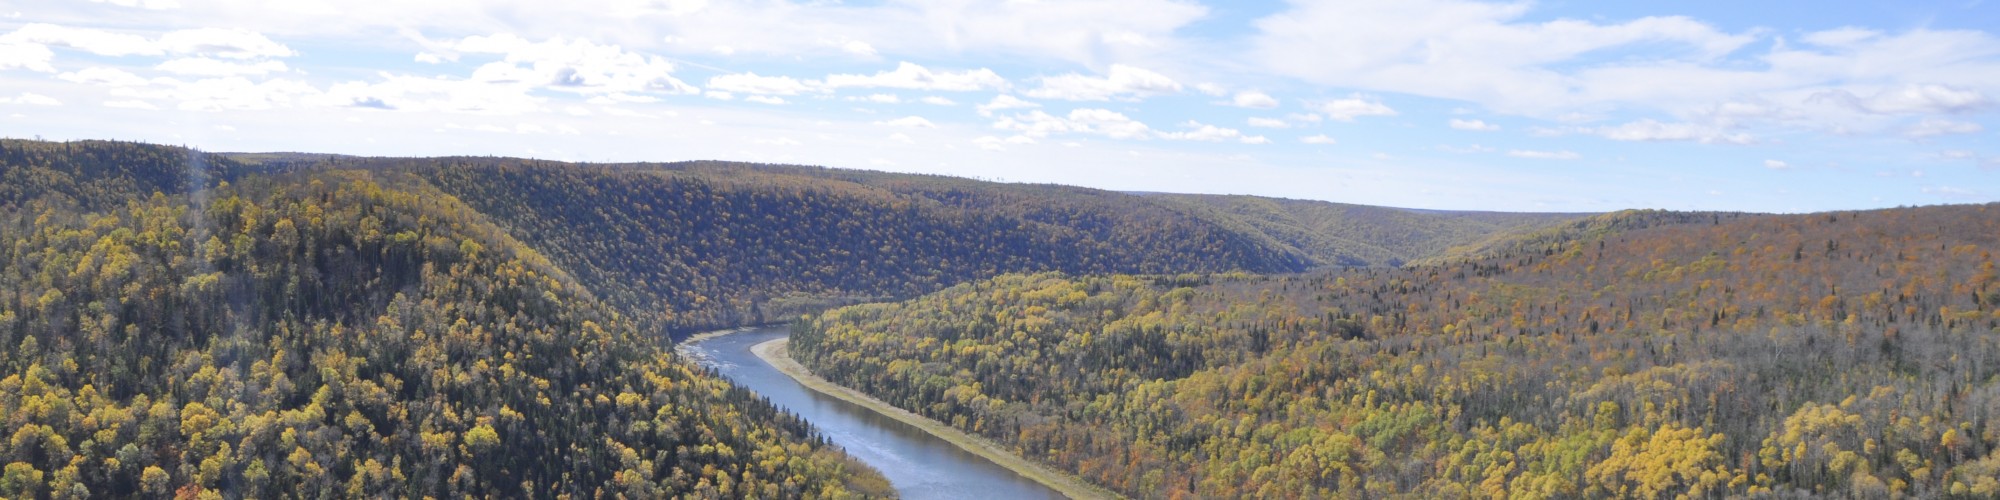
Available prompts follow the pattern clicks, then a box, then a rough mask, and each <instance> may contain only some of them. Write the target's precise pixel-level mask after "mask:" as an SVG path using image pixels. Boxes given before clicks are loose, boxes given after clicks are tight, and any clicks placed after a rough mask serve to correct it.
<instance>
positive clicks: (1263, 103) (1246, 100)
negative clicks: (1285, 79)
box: [1230, 90, 1278, 109]
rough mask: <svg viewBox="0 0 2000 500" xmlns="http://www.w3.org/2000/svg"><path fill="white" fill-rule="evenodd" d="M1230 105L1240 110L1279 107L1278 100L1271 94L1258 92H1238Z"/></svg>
mask: <svg viewBox="0 0 2000 500" xmlns="http://www.w3.org/2000/svg"><path fill="white" fill-rule="evenodd" d="M1230 104H1233V105H1235V106H1236V107H1239V108H1256V109H1271V108H1275V107H1278V99H1277V98H1274V97H1271V95H1270V94H1265V93H1263V92H1257V91H1254V90H1253V91H1247V92H1237V93H1236V97H1235V98H1233V99H1230Z"/></svg>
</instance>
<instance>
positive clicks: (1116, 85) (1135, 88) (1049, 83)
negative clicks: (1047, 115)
mask: <svg viewBox="0 0 2000 500" xmlns="http://www.w3.org/2000/svg"><path fill="white" fill-rule="evenodd" d="M1039 80H1040V82H1041V87H1039V88H1036V89H1033V90H1029V91H1027V92H1026V94H1027V95H1028V96H1029V97H1038V98H1043V99H1064V100H1070V101H1104V100H1110V99H1114V98H1116V99H1138V98H1142V97H1150V96H1155V95H1163V94H1172V93H1176V92H1180V91H1181V84H1180V82H1176V81H1174V79H1172V78H1168V77H1167V76H1166V75H1162V74H1159V73H1155V72H1152V71H1149V70H1146V69H1144V68H1138V67H1133V66H1126V65H1123V64H1113V65H1111V68H1110V70H1109V71H1107V72H1106V74H1105V76H1103V77H1094V76H1085V75H1081V74H1076V73H1070V74H1067V75H1059V76H1045V77H1041V78H1040V79H1039Z"/></svg>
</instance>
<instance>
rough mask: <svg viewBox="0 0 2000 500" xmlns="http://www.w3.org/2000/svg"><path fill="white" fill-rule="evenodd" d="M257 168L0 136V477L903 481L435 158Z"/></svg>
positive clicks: (100, 487) (178, 153)
mask: <svg viewBox="0 0 2000 500" xmlns="http://www.w3.org/2000/svg"><path fill="white" fill-rule="evenodd" d="M256 170H258V169H256V168H251V167H246V166H245V165H244V164H240V163H236V162H234V161H231V160H228V159H222V158H205V157H204V156H203V155H199V154H197V153H194V152H191V151H187V150H183V149H179V148H167V147H158V146H147V145H136V144H121V143H64V144H57V143H39V142H25V141H6V142H4V143H0V179H5V180H6V181H7V182H6V183H5V184H4V186H6V188H5V189H0V416H4V418H5V419H6V420H5V424H4V426H0V429H4V432H5V436H6V438H7V440H6V441H5V442H4V443H0V462H4V463H5V466H4V467H5V470H4V475H3V476H0V496H7V497H36V496H46V497H56V498H83V497H91V496H113V497H126V496H167V495H177V496H184V497H196V496H204V495H208V494H210V493H223V494H226V495H228V496H231V497H235V496H241V497H246V498H269V497H291V496H297V497H326V496H348V497H419V496H430V497H458V496H463V495H474V496H497V497H551V496H555V495H570V496H577V497H581V496H596V495H614V494H622V495H625V496H627V497H635V498H653V497H660V496H668V495H690V496H699V497H745V496H754V497H765V498H769V497H781V496H797V495H814V496H836V497H837V496H845V495H853V494H866V493H875V494H882V493H887V490H886V484H885V483H884V482H883V481H882V480H881V478H880V477H879V476H878V475H876V474H874V473H873V471H871V470H868V469H867V468H866V467H865V466H862V465H860V464H858V463H855V462H852V461H851V459H849V458H847V457H845V456H844V455H843V454H841V453H839V452H838V451H837V450H834V449H831V448H829V447H828V446H826V445H825V444H824V442H823V441H822V440H821V439H820V438H819V437H817V436H816V435H814V434H813V432H812V431H811V430H810V428H809V427H808V426H807V425H806V424H805V423H804V422H801V421H798V420H797V419H795V418H794V417H791V416H789V415H784V414H780V413H778V412H777V411H776V410H775V409H774V408H772V407H771V406H769V405H768V404H766V403H764V402H762V401H761V400H760V399H759V398H757V397H755V396H754V395H752V394H750V393H747V392H746V391H743V390H741V389H738V388H734V387H732V386H730V385H728V384H727V383H725V382H723V381H722V380H720V379H719V378H717V377H716V376H714V375H713V374H710V373H707V372H704V371H702V370H700V369H698V368H695V367H694V366H693V365H691V364H688V363H685V362H682V361H680V360H678V359H677V358H675V357H674V356H673V355H672V354H671V353H670V352H669V351H667V350H665V349H664V348H663V347H662V345H661V344H660V343H659V342H658V341H657V340H656V338H655V337H653V336H652V335H651V332H646V331H642V330H639V329H638V327H637V325H636V323H635V322H634V321H633V320H631V319H630V318H629V317H628V316H626V315H624V314H621V313H619V312H617V309H616V308H615V307H613V306H612V305H610V304H607V303H605V302H604V301H602V300H600V299H598V298H597V296H596V295H595V294H593V293H592V291H590V290H588V289H586V288H585V287H583V286H582V285H580V284H579V283H578V282H577V281H576V280H575V279H573V278H571V277H570V274H569V273H566V272H564V271H563V270H562V269H560V268H558V267H557V266H556V265H555V264H554V263H553V262H552V261H551V260H550V259H548V258H545V257H543V256H542V255H541V254H540V253H539V252H537V251H536V250H534V249H531V248H529V247H527V246H526V245H524V244H523V243H522V242H520V241H517V240H516V239H514V238H513V237H511V236H509V235H508V234H507V233H506V232H505V231H504V230H503V229H502V228H500V227H498V226H495V225H493V224H491V223H489V222H487V221H486V218H485V217H484V216H482V215H480V214H478V213H476V212H475V211H473V210H472V209H470V208H469V207H467V206H465V205H463V204H461V203H459V202H458V201H457V200H456V199H455V198H453V197H451V196H448V195H445V194H444V193H442V192H439V191H437V190H435V189H433V188H431V187H429V185H428V184H427V183H426V182H425V181H424V180H422V179H420V178H416V177H413V176H410V175H407V174H404V173H398V172H369V171H354V170H329V169H321V170H318V171H315V172H310V173H300V174H291V175H284V176H277V177H270V176H263V175H252V173H253V172H254V171H256ZM225 177H227V178H233V179H234V180H235V181H234V182H224V181H221V180H220V179H222V178H225Z"/></svg>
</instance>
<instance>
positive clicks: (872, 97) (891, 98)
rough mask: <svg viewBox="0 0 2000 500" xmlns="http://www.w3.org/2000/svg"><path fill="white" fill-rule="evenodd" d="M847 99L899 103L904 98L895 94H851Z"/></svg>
mask: <svg viewBox="0 0 2000 500" xmlns="http://www.w3.org/2000/svg"><path fill="white" fill-rule="evenodd" d="M847 100H849V101H860V102H872V103H876V104H899V103H902V102H903V98H901V97H896V96H895V95H894V94H869V95H865V96H851V97H848V98H847Z"/></svg>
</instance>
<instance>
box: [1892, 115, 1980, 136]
mask: <svg viewBox="0 0 2000 500" xmlns="http://www.w3.org/2000/svg"><path fill="white" fill-rule="evenodd" d="M1985 130H1986V127H1984V126H1981V125H1980V124H1978V123H1974V122H1965V121H1958V120H1947V119H1944V118H1925V119H1923V121H1921V122H1917V124H1916V125H1911V126H1910V128H1908V129H1904V130H1903V136H1905V137H1909V138H1912V139H1921V138H1925V137H1936V136H1940V135H1955V134H1975V133H1979V132H1981V131H1985Z"/></svg>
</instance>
